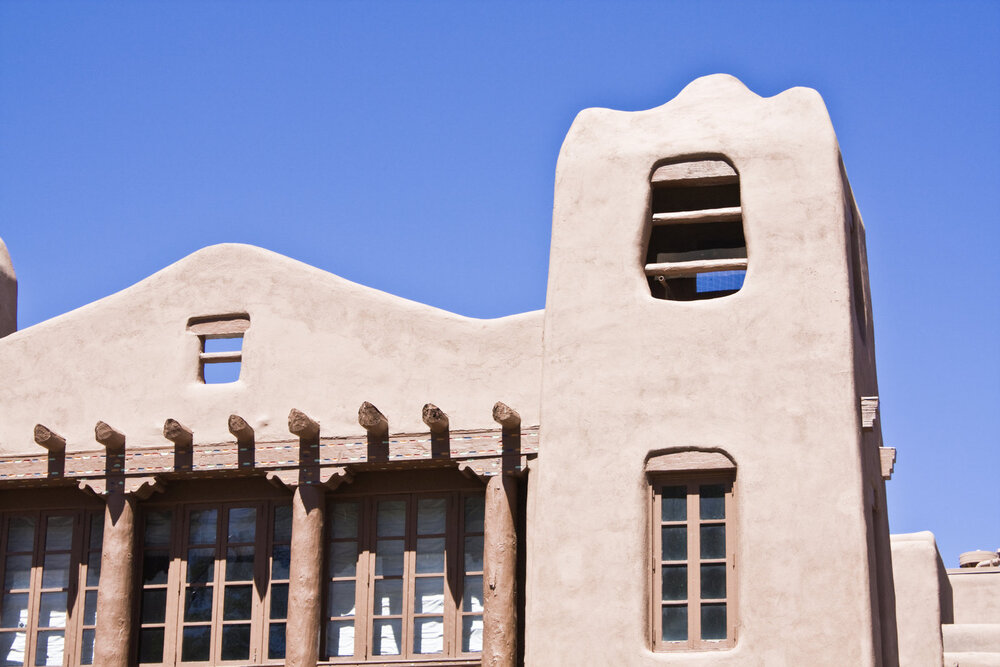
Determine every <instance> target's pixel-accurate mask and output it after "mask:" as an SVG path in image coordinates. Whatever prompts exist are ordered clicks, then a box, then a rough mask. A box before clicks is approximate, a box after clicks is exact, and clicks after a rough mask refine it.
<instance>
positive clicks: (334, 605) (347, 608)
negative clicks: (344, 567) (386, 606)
mask: <svg viewBox="0 0 1000 667" xmlns="http://www.w3.org/2000/svg"><path fill="white" fill-rule="evenodd" d="M380 583H382V582H375V598H376V600H378V594H379V587H378V585H379V584H380ZM397 583H399V584H400V586H402V582H397ZM400 590H402V588H400ZM376 606H378V602H376ZM397 613H398V612H397ZM329 615H330V616H354V582H353V581H334V582H333V583H331V584H330V598H329Z"/></svg>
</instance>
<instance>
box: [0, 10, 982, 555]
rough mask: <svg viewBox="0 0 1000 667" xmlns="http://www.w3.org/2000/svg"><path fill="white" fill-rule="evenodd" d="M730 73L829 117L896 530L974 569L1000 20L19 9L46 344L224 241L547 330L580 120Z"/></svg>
mask: <svg viewBox="0 0 1000 667" xmlns="http://www.w3.org/2000/svg"><path fill="white" fill-rule="evenodd" d="M714 72H728V73H730V74H733V75H736V76H738V77H739V78H741V79H742V80H743V81H744V82H745V83H746V84H747V85H748V86H749V87H750V88H751V89H752V90H754V91H755V92H757V93H759V94H761V95H774V94H776V93H778V92H780V91H782V90H784V89H786V88H789V87H792V86H810V87H813V88H816V89H817V90H819V91H820V93H821V94H822V95H823V97H824V99H825V100H826V103H827V105H828V107H829V110H830V115H831V117H832V118H833V123H834V126H835V128H836V130H837V134H838V138H839V140H840V144H841V148H842V151H843V155H844V161H845V164H846V166H847V170H848V173H849V176H850V179H851V183H852V185H853V188H854V192H855V197H856V199H857V201H858V205H859V207H860V210H861V212H862V215H863V216H864V219H865V224H866V226H867V230H868V252H869V265H870V271H871V285H872V299H873V304H874V310H875V326H876V342H877V351H878V363H879V380H880V394H881V397H882V420H883V429H884V436H885V440H886V444H888V445H893V446H896V447H898V449H899V461H898V464H897V466H896V474H895V476H894V478H893V480H892V481H891V482H890V483H889V510H890V524H891V528H892V530H893V532H909V531H915V530H925V529H926V530H932V531H934V533H935V534H936V535H937V537H938V542H939V546H940V548H941V550H942V553H943V555H944V557H945V561H946V564H948V565H950V566H955V565H956V564H957V557H958V554H959V553H960V552H961V551H966V550H970V549H977V548H982V549H995V548H997V547H1000V484H998V479H1000V447H998V445H1000V436H998V433H1000V419H998V413H1000V409H998V406H1000V346H998V344H997V331H998V330H1000V297H998V294H1000V262H998V260H1000V251H998V248H1000V214H998V211H1000V207H998V206H997V205H996V202H995V199H996V197H997V196H998V195H1000V166H998V158H997V156H998V155H1000V111H998V109H1000V3H996V2H982V3H976V2H948V3H944V2H942V3H927V2H923V3H922V2H911V3H901V2H900V3H890V2H872V3H861V2H825V3H804V2H803V3H798V2H796V3H776V2H771V3H767V2H765V3H744V2H699V3H695V2H691V3H674V2H615V3H606V4H588V3H572V4H570V3H561V2H550V3H504V4H492V3H451V2H425V3H411V2H399V3H389V2H383V3H375V2H371V3H369V2H358V3H354V2H329V3H320V2H287V3H278V2H238V3H237V2H195V3H188V2H169V3H168V2H142V3H134V2H130V3H78V2H42V3H39V2H10V1H7V2H2V3H0V237H2V238H3V239H4V240H5V241H6V242H7V244H8V246H9V248H10V251H11V254H12V256H13V259H14V262H15V267H16V269H17V272H18V278H19V283H20V303H19V317H20V326H21V327H25V326H29V325H31V324H34V323H37V322H39V321H41V320H44V319H47V318H49V317H53V316H55V315H58V314H60V313H63V312H66V311H68V310H71V309H73V308H76V307H79V306H81V305H83V304H86V303H88V302H90V301H93V300H95V299H98V298H100V297H102V296H105V295H107V294H110V293H112V292H115V291H117V290H120V289H122V288H124V287H127V286H128V285H130V284H132V283H134V282H136V281H138V280H140V279H142V278H143V277H145V276H147V275H149V274H151V273H153V272H155V271H157V270H158V269H160V268H162V267H164V266H166V265H167V264H170V263H171V262H174V261H176V260H178V259H180V258H181V257H183V256H184V255H186V254H188V253H190V252H192V251H194V250H196V249H198V248H200V247H202V246H205V245H209V244H212V243H219V242H224V241H238V242H244V243H252V244H255V245H260V246H263V247H266V248H270V249H272V250H275V251H277V252H280V253H283V254H285V255H289V256H291V257H294V258H297V259H300V260H302V261H304V262H307V263H309V264H312V265H315V266H318V267H321V268H323V269H326V270H329V271H332V272H334V273H337V274H339V275H342V276H344V277H346V278H349V279H351V280H355V281H357V282H360V283H364V284H367V285H371V286H373V287H376V288H379V289H383V290H385V291H388V292H392V293H394V294H398V295H401V296H404V297H407V298H410V299H414V300H417V301H422V302H425V303H430V304H432V305H435V306H438V307H441V308H445V309H448V310H452V311H455V312H458V313H462V314H465V315H470V316H477V317H496V316H501V315H506V314H510V313H515V312H521V311H525V310H533V309H537V308H542V307H543V306H544V302H545V281H546V271H547V259H548V243H549V226H550V222H551V210H552V187H553V175H554V169H555V161H556V156H557V153H558V150H559V146H560V144H561V142H562V139H563V137H564V135H565V133H566V131H567V130H568V128H569V126H570V123H571V122H572V120H573V117H574V116H575V114H576V113H577V112H578V111H579V110H580V109H583V108H585V107H590V106H605V107H611V108H616V109H627V110H633V109H644V108H649V107H652V106H657V105H659V104H662V103H663V102H666V101H667V100H669V99H670V98H672V97H673V96H674V95H676V94H677V92H679V91H680V89H681V88H683V87H684V85H685V84H686V83H687V82H689V81H690V80H691V79H693V78H695V77H697V76H700V75H704V74H710V73H714ZM484 295H488V296H485V297H484Z"/></svg>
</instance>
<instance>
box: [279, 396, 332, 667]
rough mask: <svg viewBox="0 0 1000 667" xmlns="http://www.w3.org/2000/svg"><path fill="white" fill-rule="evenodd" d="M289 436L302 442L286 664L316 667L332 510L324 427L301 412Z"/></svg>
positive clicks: (292, 418) (295, 412)
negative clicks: (323, 470) (322, 465)
mask: <svg viewBox="0 0 1000 667" xmlns="http://www.w3.org/2000/svg"><path fill="white" fill-rule="evenodd" d="M288 430H290V431H291V432H292V433H294V434H295V435H297V436H298V437H299V471H298V472H299V478H298V484H297V485H296V487H295V494H294V496H293V497H292V553H291V565H290V568H289V570H290V575H291V577H290V579H289V582H288V620H287V621H286V623H287V625H286V626H285V628H286V629H285V664H286V665H287V667H315V665H316V662H317V661H318V660H319V626H320V612H321V609H320V600H321V599H322V590H323V581H322V575H323V523H324V513H325V507H326V498H325V496H326V493H325V491H324V489H323V486H322V485H321V484H320V483H319V467H318V450H319V423H317V422H315V421H313V420H312V419H310V418H309V417H308V416H306V415H305V414H304V413H302V412H300V411H299V410H292V411H291V413H290V414H289V415H288Z"/></svg>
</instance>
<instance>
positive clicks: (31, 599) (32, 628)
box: [24, 512, 45, 665]
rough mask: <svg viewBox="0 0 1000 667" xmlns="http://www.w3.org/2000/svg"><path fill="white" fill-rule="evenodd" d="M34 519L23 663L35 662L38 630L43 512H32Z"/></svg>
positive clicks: (42, 560)
mask: <svg viewBox="0 0 1000 667" xmlns="http://www.w3.org/2000/svg"><path fill="white" fill-rule="evenodd" d="M31 516H33V517H34V520H35V534H34V535H33V536H32V537H33V539H32V546H33V549H32V552H31V570H30V571H29V575H28V623H27V625H26V626H25V628H24V664H25V665H34V664H35V651H36V643H37V638H36V634H37V631H38V609H39V603H40V600H41V592H40V591H39V589H40V588H41V587H42V565H43V563H44V560H45V551H44V549H43V545H44V544H45V526H44V524H45V520H44V518H43V517H44V516H45V515H44V513H42V512H32V513H31Z"/></svg>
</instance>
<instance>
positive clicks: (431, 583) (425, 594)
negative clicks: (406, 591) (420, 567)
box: [413, 577, 444, 614]
mask: <svg viewBox="0 0 1000 667" xmlns="http://www.w3.org/2000/svg"><path fill="white" fill-rule="evenodd" d="M413 611H414V613H417V614H440V613H441V612H443V611H444V578H443V577H420V578H418V579H417V580H416V582H414V586H413Z"/></svg>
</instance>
